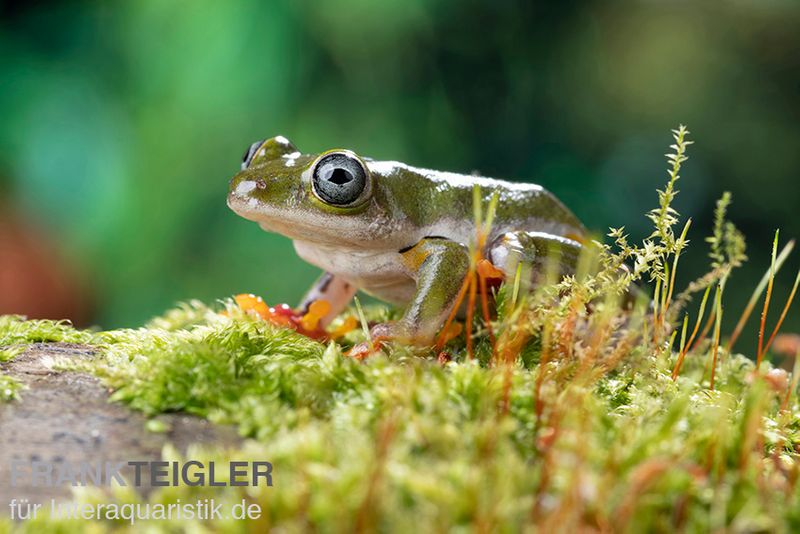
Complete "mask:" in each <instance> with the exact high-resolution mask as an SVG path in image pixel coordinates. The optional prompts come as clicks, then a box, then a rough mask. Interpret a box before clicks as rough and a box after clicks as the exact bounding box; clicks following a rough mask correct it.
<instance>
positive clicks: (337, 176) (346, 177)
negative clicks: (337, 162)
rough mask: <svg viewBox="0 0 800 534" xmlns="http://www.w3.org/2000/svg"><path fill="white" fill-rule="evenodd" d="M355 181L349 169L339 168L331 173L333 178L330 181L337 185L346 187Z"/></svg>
mask: <svg viewBox="0 0 800 534" xmlns="http://www.w3.org/2000/svg"><path fill="white" fill-rule="evenodd" d="M352 180H353V175H352V173H350V171H348V170H347V169H343V168H341V167H337V168H335V169H333V171H331V176H330V178H328V181H329V182H331V183H334V184H336V185H344V184H346V183H347V182H350V181H352Z"/></svg>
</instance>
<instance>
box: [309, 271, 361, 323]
mask: <svg viewBox="0 0 800 534" xmlns="http://www.w3.org/2000/svg"><path fill="white" fill-rule="evenodd" d="M356 290H357V288H356V287H355V286H354V285H353V284H351V283H349V282H348V281H347V280H345V279H344V278H342V277H341V276H336V275H334V274H331V273H328V272H325V273H322V275H321V276H320V277H319V278H318V279H317V281H316V282H314V285H313V286H311V289H309V290H308V293H306V295H305V296H304V297H303V300H301V301H300V305H299V306H298V310H299V311H300V313H301V314H305V313H308V308H309V306H311V303H313V302H314V301H317V300H324V301H327V302H328V304H330V306H331V308H330V310H329V311H328V313H326V314H325V316H324V317H323V318H322V319H320V322H319V326H320V328H325V327H327V326H328V325H329V324H330V323H331V321H333V319H334V318H335V317H336V316H337V315H339V314H340V313H342V312H343V311H344V309H345V308H346V307H347V305H348V304H349V303H350V300H352V298H353V295H355V294H356Z"/></svg>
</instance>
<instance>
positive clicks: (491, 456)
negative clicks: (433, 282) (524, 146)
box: [0, 127, 800, 532]
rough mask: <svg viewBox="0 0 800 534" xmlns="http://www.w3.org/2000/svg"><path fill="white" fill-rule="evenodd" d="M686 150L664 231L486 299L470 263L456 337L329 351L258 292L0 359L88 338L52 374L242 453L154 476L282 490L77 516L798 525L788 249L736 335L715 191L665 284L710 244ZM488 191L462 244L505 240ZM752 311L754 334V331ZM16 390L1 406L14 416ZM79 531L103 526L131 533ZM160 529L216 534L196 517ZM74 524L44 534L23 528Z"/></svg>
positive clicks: (655, 526) (5, 329) (294, 526)
mask: <svg viewBox="0 0 800 534" xmlns="http://www.w3.org/2000/svg"><path fill="white" fill-rule="evenodd" d="M688 146H689V141H688V132H687V131H686V129H685V128H682V127H681V128H679V129H678V130H676V132H675V141H674V146H673V149H672V150H671V155H670V156H669V157H668V167H669V183H668V184H667V186H666V187H664V188H663V192H661V193H660V194H659V195H658V198H657V201H658V207H657V208H656V209H655V210H653V211H651V212H649V215H648V216H649V218H650V220H651V221H652V223H653V227H654V231H653V233H652V234H651V235H649V236H648V237H647V238H646V239H644V241H643V242H642V243H640V244H636V243H633V242H632V240H631V239H630V238H629V237H628V236H627V234H626V232H625V230H624V228H619V229H615V230H612V231H611V232H610V242H608V243H599V242H592V241H589V240H587V241H586V243H585V244H584V245H583V246H582V247H581V253H580V255H579V257H578V258H577V261H576V263H575V270H574V272H573V273H572V274H569V275H568V276H566V277H563V278H562V277H560V276H559V275H560V273H559V271H558V269H556V268H555V267H553V268H550V269H544V270H543V271H542V274H541V277H542V278H541V279H540V280H539V281H538V282H539V283H537V284H534V285H530V284H528V280H529V278H528V277H527V274H528V273H526V272H524V269H525V266H524V265H523V266H522V267H520V268H519V269H518V270H515V273H514V275H513V276H512V277H510V278H509V279H506V280H504V283H503V284H502V285H500V286H499V287H496V288H492V284H491V283H486V284H484V283H482V282H481V277H485V278H486V281H487V282H489V281H490V277H488V276H486V274H487V273H488V274H491V273H492V270H491V269H490V268H489V265H486V264H481V262H480V260H481V259H490V258H482V257H480V256H478V255H473V254H472V253H474V252H475V248H477V247H474V248H473V249H472V250H470V247H467V256H466V260H467V271H466V275H465V276H463V277H462V278H461V279H459V280H457V282H458V283H457V284H456V285H455V287H454V289H455V295H459V294H461V295H462V296H463V299H464V302H467V303H469V304H470V305H474V312H473V313H472V315H471V317H470V319H471V321H470V320H466V319H467V316H466V315H458V314H456V315H455V316H454V317H452V318H451V319H452V320H451V324H456V325H459V328H458V329H459V331H458V332H455V330H448V331H447V334H446V335H444V336H442V337H437V338H436V339H435V340H434V341H440V346H439V347H435V346H434V348H425V347H421V346H418V345H412V344H407V343H404V342H402V341H397V340H395V341H385V342H377V341H378V340H376V339H375V338H374V337H373V338H372V339H371V341H372V343H373V349H374V350H371V351H369V353H368V355H366V357H364V358H363V359H361V360H359V359H356V358H354V357H349V356H347V353H348V352H349V351H351V350H352V348H353V347H357V346H359V345H360V344H362V343H366V342H367V340H368V336H369V335H370V333H369V332H368V331H367V330H368V329H369V327H370V326H371V325H375V324H385V323H389V322H391V321H393V320H397V319H398V316H399V317H402V316H401V315H399V314H400V313H401V312H399V311H398V310H396V309H394V308H390V307H388V306H385V305H368V306H361V307H360V308H361V309H360V311H359V310H356V309H354V308H346V309H343V310H341V311H340V312H339V313H337V314H335V315H336V316H335V318H333V319H332V320H331V322H330V324H326V325H323V326H321V328H323V330H324V331H325V332H326V334H325V337H324V338H323V337H322V336H319V338H320V339H322V341H318V340H315V339H311V338H310V337H308V336H305V335H303V334H302V331H303V328H304V326H303V324H302V319H303V317H304V316H305V315H306V314H308V313H311V314H312V316H311V317H310V318H309V319H308V320H307V321H306V326H309V327H310V326H317V327H320V323H319V321H317V322H316V324H314V325H312V324H311V323H313V322H314V320H315V319H319V316H320V315H322V312H323V311H326V310H324V309H321V308H319V307H318V308H315V310H313V311H312V310H310V309H307V310H299V312H298V313H296V314H295V315H296V317H294V318H289V321H288V322H286V318H278V319H276V320H273V319H274V318H275V316H276V315H279V313H277V312H278V307H273V311H269V306H267V305H266V304H263V306H262V304H261V303H259V301H258V299H256V298H255V297H254V298H252V299H250V298H247V299H239V301H238V304H237V301H236V300H234V299H225V300H223V301H221V303H219V304H217V305H206V304H202V303H199V302H190V303H187V304H183V305H181V306H179V307H177V308H176V309H174V310H170V311H169V312H167V313H166V314H164V315H163V316H161V317H158V318H155V319H153V320H152V321H151V322H150V323H149V324H147V325H146V326H144V327H143V328H139V329H126V330H113V331H106V332H100V331H98V332H86V331H76V330H74V329H72V328H71V327H69V325H66V324H63V323H53V322H35V321H24V320H22V319H21V318H16V317H4V318H2V319H0V347H6V348H5V349H4V351H5V352H4V354H6V358H7V359H8V358H10V357H13V356H15V355H18V354H19V352H20V351H21V350H22V349H24V347H25V346H26V344H27V343H30V342H64V341H66V342H70V343H82V344H87V345H90V346H92V347H93V348H94V351H95V356H94V357H92V358H87V359H81V360H58V361H57V362H56V367H58V368H61V369H68V370H73V371H82V372H89V373H92V374H93V375H95V376H97V377H99V378H100V379H101V380H102V381H103V382H104V383H105V384H106V385H107V386H108V387H109V388H110V389H111V390H112V391H113V393H112V399H113V400H114V401H117V402H122V403H125V404H126V405H128V406H130V407H131V408H132V409H134V410H138V411H141V412H143V413H145V414H147V415H148V416H153V417H155V416H157V415H158V414H162V413H166V412H175V411H179V412H185V413H190V414H195V415H197V416H199V417H204V418H207V419H209V420H210V421H213V422H215V423H220V424H232V425H236V427H237V428H238V429H239V432H240V434H241V435H242V436H244V437H246V438H248V439H247V440H246V441H245V442H244V443H243V444H241V445H238V446H236V447H232V448H228V449H225V450H217V451H209V450H203V449H200V448H196V447H190V450H189V451H187V453H186V454H185V455H181V454H178V453H177V452H176V450H175V449H173V448H171V447H168V448H166V449H165V450H164V453H163V458H162V460H164V461H168V462H172V461H176V462H185V461H187V459H192V460H198V461H201V462H203V463H204V465H207V463H208V462H210V461H212V460H213V461H215V462H228V461H232V460H233V461H247V460H252V459H256V458H257V459H268V460H269V462H270V463H271V464H272V466H273V471H272V475H273V483H274V486H273V487H266V486H264V485H259V486H248V487H236V486H226V487H221V488H209V487H207V486H189V485H186V484H179V485H178V486H175V487H165V488H155V491H153V492H152V493H150V494H149V495H148V496H147V497H142V496H141V495H139V494H137V493H135V492H134V491H133V488H131V487H117V486H112V495H111V496H110V497H109V496H100V495H99V494H97V493H95V492H94V491H93V489H92V488H85V489H83V490H82V492H81V493H80V494H79V495H78V496H77V497H76V498H77V502H79V503H83V504H87V505H91V504H92V503H99V502H102V503H109V502H113V503H119V504H121V503H138V504H150V505H155V504H159V503H160V504H167V503H174V502H175V501H176V499H181V502H190V501H196V500H198V499H210V498H214V499H216V500H217V501H218V502H225V503H229V504H232V503H239V502H241V501H242V499H243V498H246V499H247V500H248V502H252V503H257V504H258V505H259V506H260V507H261V509H262V510H263V515H262V516H261V517H260V518H259V519H257V520H251V521H253V523H251V524H247V523H236V524H235V525H236V526H231V525H232V524H231V523H225V520H218V519H215V520H214V521H215V522H214V523H213V524H214V528H218V529H222V528H224V527H230V529H232V530H236V529H244V528H262V529H264V528H266V529H269V528H274V529H281V530H290V531H306V530H310V529H316V530H322V531H331V530H335V531H350V530H360V531H371V530H382V531H398V532H404V531H409V530H412V529H413V530H420V529H421V530H425V531H428V530H431V531H441V530H454V529H462V530H467V529H471V530H509V531H518V530H524V529H526V528H530V527H533V528H534V529H535V530H539V531H546V532H549V531H564V530H589V529H591V530H598V531H634V532H639V531H651V530H656V531H663V530H673V529H674V530H679V531H722V530H726V531H727V530H735V531H776V532H791V531H796V530H798V529H800V488H798V484H797V481H798V480H800V462H799V460H800V456H799V455H798V450H800V404H798V399H797V394H796V389H797V378H798V374H799V373H798V365H797V359H796V358H795V356H796V355H797V351H798V348H800V343H798V342H796V341H793V340H794V339H795V338H794V337H792V336H791V335H785V336H782V335H781V334H780V332H779V327H780V324H781V321H782V319H783V317H785V316H786V315H787V314H790V313H796V308H794V307H792V306H793V296H794V292H792V293H791V294H789V295H779V294H776V291H775V290H774V288H775V287H776V285H775V284H774V283H773V282H772V281H774V280H775V279H776V278H777V277H779V276H782V266H783V265H785V264H786V263H785V260H786V257H785V256H788V252H786V254H784V251H786V250H788V251H791V248H792V246H793V244H792V242H789V243H788V244H783V243H781V242H780V241H778V242H777V244H776V246H775V251H776V252H775V254H774V255H773V258H756V259H752V260H750V261H754V262H759V265H760V267H761V268H763V269H764V271H765V272H766V273H767V274H766V276H765V281H764V283H763V284H759V285H758V286H757V287H756V288H755V291H754V293H753V298H752V299H751V301H752V304H750V305H748V306H746V308H745V309H744V310H743V311H742V312H741V314H742V318H741V319H740V320H739V321H738V322H739V323H740V324H741V325H743V326H741V327H736V328H735V329H734V330H733V331H731V332H728V331H727V330H726V328H725V326H724V325H725V323H723V322H722V321H721V320H720V319H721V318H722V316H723V312H724V316H725V317H733V318H734V319H735V318H736V316H737V315H739V314H740V311H739V310H736V309H734V308H733V307H731V306H727V307H726V303H727V294H726V288H727V287H730V286H731V284H732V283H733V282H732V281H733V280H735V277H736V276H737V269H738V268H739V267H740V266H741V265H742V264H743V263H744V261H745V259H746V258H745V248H744V239H743V237H742V235H741V233H740V232H739V231H738V230H736V228H735V227H734V226H733V225H732V223H730V221H729V220H728V219H727V212H728V210H729V209H730V207H731V205H732V204H731V198H730V197H729V196H728V195H724V196H723V197H722V199H721V200H720V203H719V204H718V206H717V209H716V211H715V218H714V225H713V228H712V229H711V231H710V232H709V233H710V234H711V237H710V238H709V239H708V243H707V245H708V254H709V260H710V266H709V271H708V273H707V274H705V275H703V276H700V277H698V278H697V279H695V280H694V281H693V282H692V283H691V284H689V285H688V287H687V288H685V289H684V288H683V287H679V286H678V285H677V284H678V282H677V281H678V280H680V279H681V277H680V276H678V275H676V271H678V269H680V262H679V258H681V257H682V256H683V255H685V254H689V253H694V252H695V251H696V250H698V249H701V248H702V246H703V245H702V239H700V238H698V237H695V235H694V234H695V233H696V232H698V228H697V225H691V226H690V225H688V222H687V221H683V220H681V217H680V215H679V214H678V213H677V212H676V211H675V210H674V208H673V207H672V202H673V200H674V198H675V195H677V194H678V192H677V184H679V183H680V174H679V173H680V169H681V167H682V166H683V165H685V164H686V157H687V148H688ZM299 163H300V162H299V161H298V164H299ZM484 193H485V191H483V190H481V192H480V194H479V195H476V196H479V197H480V199H481V202H480V203H478V204H480V205H481V206H480V216H477V217H473V218H474V220H475V221H481V222H482V223H480V224H475V225H473V226H475V227H473V228H471V231H470V232H469V236H468V238H467V242H470V243H477V242H478V237H479V235H480V231H481V229H484V231H485V229H486V228H496V225H497V224H499V220H500V217H499V210H500V209H501V208H500V207H501V204H502V197H501V198H500V200H499V201H498V203H497V206H496V208H491V195H489V196H488V197H487V196H485V194H484ZM472 194H473V191H472V189H470V190H469V197H470V200H469V201H468V206H469V207H470V209H472V202H471V197H472ZM494 209H497V210H498V212H497V215H495V216H494V220H493V221H491V216H490V214H491V213H492V212H493V210H494ZM477 211H478V208H476V212H477ZM490 222H491V224H489V223H490ZM476 227H477V228H476ZM473 239H474V241H472V240H473ZM566 252H567V251H565V250H563V249H562V250H556V251H554V252H553V254H561V255H563V254H565V253H566ZM552 265H558V262H552ZM481 270H483V273H484V274H481ZM517 272H519V274H516V273H517ZM793 274H794V273H793ZM465 280H466V281H465ZM470 280H474V281H472V282H471V281H470ZM634 283H635V284H636V286H637V287H638V289H632V287H633V285H632V284H634ZM484 287H486V288H487V289H486V290H484ZM769 287H772V288H773V289H772V294H771V295H770V294H769V291H768V288H769ZM647 288H652V289H653V290H652V296H651V297H648V296H646V294H647V291H648V290H647ZM484 291H486V293H484ZM484 297H485V298H486V299H487V303H488V304H489V310H488V311H489V313H488V314H484V312H483V302H482V299H483V298H484ZM776 303H777V304H776ZM756 307H757V308H758V309H759V312H760V314H761V315H762V316H763V320H762V319H761V317H759V319H758V320H756V319H754V318H752V317H751V312H752V310H754V309H756ZM775 309H777V310H778V311H777V312H776V311H775ZM784 310H786V311H785V313H784ZM337 311H338V310H337ZM362 319H363V323H366V325H367V328H362V327H361V326H360V324H361V323H362ZM444 319H448V318H447V317H445V318H444ZM280 321H284V322H285V323H286V324H274V323H279V322H280ZM290 323H291V324H290ZM443 323H444V321H443ZM343 325H345V326H346V327H343ZM287 326H289V327H288V328H287ZM452 328H454V327H452V326H449V327H448V329H452ZM744 329H752V331H753V332H756V333H759V332H762V333H761V334H760V337H761V339H762V343H761V345H760V347H759V346H752V347H750V346H746V345H745V344H744V343H743V342H742V341H737V339H736V338H737V337H738V334H739V332H740V331H743V330H744ZM332 332H337V335H335V336H334V335H332V334H331V333H332ZM773 333H774V334H775V335H774V336H773V335H772V334H773ZM334 338H335V339H334ZM467 340H470V341H469V343H468V342H467ZM468 347H469V349H468ZM734 350H741V351H742V352H743V353H744V354H739V353H737V352H734ZM470 354H471V355H472V357H471V358H470ZM759 354H760V355H761V358H760V360H761V361H760V365H757V363H756V360H757V359H758V358H757V357H758V356H759ZM782 354H785V356H782ZM358 355H363V354H362V353H358ZM781 358H786V360H785V363H786V364H787V366H788V367H789V368H792V367H793V371H792V372H791V373H789V372H787V371H786V370H784V369H783V368H782V366H781V367H779V366H778V365H777V364H783V363H784V361H782V360H781ZM20 396H21V399H20V400H18V401H10V402H20V403H23V404H24V403H25V396H24V392H23V393H22V394H21V395H20ZM109 499H110V501H109ZM88 521H90V522H91V523H92V527H93V528H95V529H96V530H98V531H115V530H122V529H124V528H125V525H122V524H121V523H120V522H115V521H113V520H105V519H91V520H88ZM168 524H169V525H170V526H176V525H179V526H180V527H182V528H196V529H202V528H208V523H206V522H203V521H202V520H199V519H197V518H194V519H187V518H184V519H181V521H180V523H168ZM0 525H2V526H0V530H2V529H3V528H6V529H10V528H11V525H12V524H11V523H10V522H5V523H2V522H0ZM242 525H245V526H242ZM85 526H86V525H85V524H82V523H78V524H76V523H67V522H65V521H64V520H63V519H59V518H47V517H40V518H37V519H36V520H33V521H30V522H22V523H19V524H18V525H16V526H15V527H14V528H16V529H20V530H23V531H24V530H31V531H41V530H42V529H52V528H59V529H62V531H63V530H69V529H73V530H75V531H76V532H77V531H79V530H81V529H83V528H84V527H85ZM137 526H147V527H151V528H154V529H159V528H161V529H163V528H166V527H165V526H164V524H163V523H157V522H156V521H154V520H143V521H142V522H141V523H137Z"/></svg>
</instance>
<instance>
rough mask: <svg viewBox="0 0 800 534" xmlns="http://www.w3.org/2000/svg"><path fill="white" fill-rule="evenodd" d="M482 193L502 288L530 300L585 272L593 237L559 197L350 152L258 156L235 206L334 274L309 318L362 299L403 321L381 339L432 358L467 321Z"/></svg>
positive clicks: (277, 151) (234, 185)
mask: <svg viewBox="0 0 800 534" xmlns="http://www.w3.org/2000/svg"><path fill="white" fill-rule="evenodd" d="M476 191H477V196H478V197H479V200H480V202H481V203H485V204H487V205H488V204H489V203H493V204H494V206H495V208H494V218H493V222H492V224H491V228H490V229H489V232H488V234H487V235H486V236H485V239H483V240H482V241H483V243H484V244H483V247H482V250H480V251H479V252H480V254H481V256H482V257H483V258H486V259H488V260H489V261H490V262H491V265H492V266H493V268H494V269H495V270H497V271H498V272H499V273H501V277H502V278H503V281H505V282H510V281H512V280H513V281H516V282H517V283H519V277H520V274H519V273H521V272H524V273H526V274H525V275H524V277H525V284H526V285H525V287H526V290H529V288H533V287H537V286H539V285H541V284H543V283H545V282H546V279H547V280H552V273H553V272H555V273H556V274H557V275H559V276H566V275H568V274H570V273H573V272H574V271H575V267H576V265H577V262H578V258H579V256H580V254H581V250H582V248H583V247H584V244H585V243H586V239H587V234H588V232H587V230H586V228H585V227H584V225H583V224H582V223H581V221H580V220H579V219H578V218H577V216H576V215H575V214H574V213H573V212H572V211H570V210H569V209H568V208H567V207H566V206H565V205H564V204H563V203H562V202H561V201H560V200H559V199H558V198H557V197H556V196H555V195H553V194H552V193H550V192H549V191H548V190H546V189H545V188H544V187H542V186H540V185H537V184H533V183H524V182H510V181H504V180H500V179H495V178H488V177H484V176H479V175H476V174H475V173H472V174H459V173H455V172H444V171H435V170H430V169H425V168H419V167H414V166H411V165H407V164H405V163H401V162H398V161H384V160H376V159H371V158H368V157H363V156H361V155H359V154H357V153H355V152H354V151H352V150H350V149H343V148H335V149H330V150H325V151H323V152H320V153H310V154H306V153H303V152H301V151H300V150H298V149H297V147H296V146H295V145H294V144H293V143H292V142H291V141H289V140H288V139H287V138H286V137H284V136H276V137H272V138H269V139H265V140H262V141H257V142H255V143H252V144H251V145H250V146H249V147H248V148H247V150H246V152H245V153H244V156H243V158H242V162H241V166H240V170H239V172H238V173H236V174H235V175H234V176H233V178H232V179H231V180H230V182H229V187H228V196H227V204H228V207H229V208H230V209H231V210H233V211H234V212H235V213H236V214H237V215H239V216H241V217H243V218H245V219H247V220H250V221H253V222H255V223H257V224H258V225H259V226H260V227H261V228H262V229H263V230H265V231H267V232H273V233H277V234H281V235H283V236H285V237H287V238H289V239H291V240H292V242H293V244H294V249H295V251H296V253H297V254H298V255H299V256H300V258H302V259H303V260H305V261H306V262H308V263H310V264H312V265H315V266H316V267H318V268H320V269H321V270H322V271H323V272H322V274H321V276H320V277H319V278H318V279H317V281H316V282H315V283H314V284H313V285H312V286H311V288H310V289H309V291H308V292H307V293H306V294H305V296H304V297H303V298H302V300H301V301H300V303H299V306H298V309H299V310H300V313H303V311H304V310H307V309H308V308H309V306H311V305H312V303H314V302H315V301H319V300H325V301H327V303H328V304H329V305H330V306H329V307H327V310H328V311H327V313H326V314H325V316H324V317H321V318H320V326H321V327H323V328H324V327H326V326H327V325H329V324H330V323H331V321H333V320H334V318H335V317H337V316H338V315H339V314H341V313H342V312H343V311H344V310H345V309H346V308H347V306H348V305H349V303H350V302H351V300H352V299H353V297H354V296H355V294H356V292H357V291H359V290H360V291H363V292H365V293H367V294H369V295H372V296H374V297H376V298H377V299H379V300H381V301H384V302H387V303H389V304H392V305H394V306H397V307H398V308H399V309H400V310H402V311H401V315H400V316H399V318H398V319H396V320H393V321H388V322H385V323H381V324H377V325H374V326H373V327H372V333H373V337H379V338H380V339H382V340H397V341H402V342H405V343H408V344H410V345H414V346H420V347H426V346H431V345H433V344H434V343H435V340H436V336H437V333H438V332H439V331H440V329H441V328H442V327H443V325H444V324H445V323H446V321H447V320H448V318H450V317H452V316H453V315H454V314H462V315H463V313H464V311H463V308H464V304H463V302H462V301H463V291H462V288H463V287H464V280H465V278H466V277H467V276H468V274H469V272H470V269H471V268H474V261H473V258H474V252H475V251H474V248H475V246H476V239H475V236H476V225H475V217H474V208H475V206H474V204H475V197H476ZM493 198H494V202H492V200H493ZM471 247H472V249H473V250H471ZM471 254H472V255H471ZM522 267H525V269H524V270H523V269H522ZM546 273H549V275H548V276H545V274H546Z"/></svg>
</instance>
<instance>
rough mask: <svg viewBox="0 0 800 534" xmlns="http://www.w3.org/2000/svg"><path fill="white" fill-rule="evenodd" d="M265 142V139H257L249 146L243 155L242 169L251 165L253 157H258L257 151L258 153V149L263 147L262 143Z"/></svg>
mask: <svg viewBox="0 0 800 534" xmlns="http://www.w3.org/2000/svg"><path fill="white" fill-rule="evenodd" d="M263 144H264V141H263V139H262V140H261V141H256V142H255V143H253V144H252V145H250V148H248V149H247V150H246V151H245V153H244V156H242V170H245V169H246V168H247V167H249V166H250V162H251V161H253V158H254V157H256V153H258V149H259V148H261V145H263Z"/></svg>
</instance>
